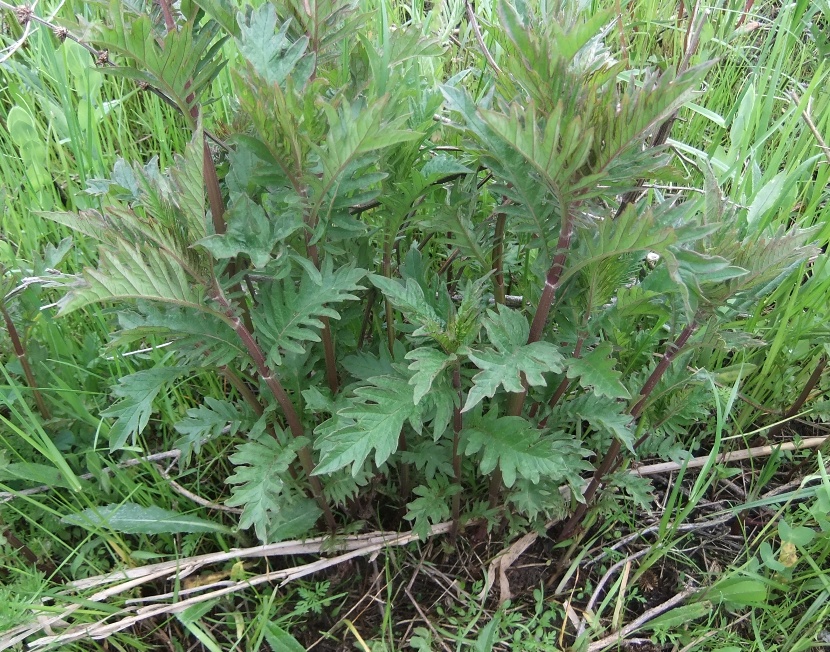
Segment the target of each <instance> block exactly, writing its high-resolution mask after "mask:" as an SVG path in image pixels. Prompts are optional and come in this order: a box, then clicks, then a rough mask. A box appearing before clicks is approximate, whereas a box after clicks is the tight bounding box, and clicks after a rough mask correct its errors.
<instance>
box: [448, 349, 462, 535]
mask: <svg viewBox="0 0 830 652" xmlns="http://www.w3.org/2000/svg"><path fill="white" fill-rule="evenodd" d="M452 386H453V389H454V390H455V391H456V392H457V393H458V404H457V405H456V406H455V407H454V408H453V411H452V430H453V436H452V470H453V475H454V476H455V484H457V485H458V486H459V487H461V455H460V454H459V452H458V447H459V443H460V440H461V430H462V429H463V428H464V419H463V417H462V415H461V363H460V362H456V363H455V368H454V369H453V371H452ZM460 521H461V491H458V492H457V493H456V494H454V495H453V497H452V530H451V533H450V537H451V539H452V541H455V537H456V535H457V534H458V528H459V524H460Z"/></svg>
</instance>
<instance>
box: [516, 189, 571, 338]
mask: <svg viewBox="0 0 830 652" xmlns="http://www.w3.org/2000/svg"><path fill="white" fill-rule="evenodd" d="M572 236H573V216H572V215H571V209H570V205H569V204H565V205H564V206H563V207H562V228H561V230H560V232H559V242H557V244H556V254H555V255H554V257H553V263H552V264H551V266H550V269H548V274H547V276H546V277H545V289H544V290H542V296H541V297H540V299H539V306H538V307H537V308H536V314H535V315H533V322H532V323H531V324H530V334H529V335H528V336H527V343H528V344H532V343H533V342H538V341H539V340H540V339H542V333H543V332H544V330H545V324H546V323H547V321H548V316H549V315H550V309H551V307H552V306H553V300H554V298H555V297H556V291H557V290H558V289H559V283H560V282H561V280H562V272H563V271H564V270H565V261H566V260H567V258H568V250H569V249H570V247H571V237H572Z"/></svg>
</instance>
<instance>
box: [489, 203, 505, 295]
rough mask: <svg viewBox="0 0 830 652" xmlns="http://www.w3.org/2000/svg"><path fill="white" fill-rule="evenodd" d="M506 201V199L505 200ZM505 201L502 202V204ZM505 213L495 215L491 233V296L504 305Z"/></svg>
mask: <svg viewBox="0 0 830 652" xmlns="http://www.w3.org/2000/svg"><path fill="white" fill-rule="evenodd" d="M505 202H506V200H505ZM505 202H502V206H503V205H504V203H505ZM506 225H507V214H506V213H505V212H504V211H501V212H500V213H499V214H498V215H497V217H496V231H495V233H494V235H493V255H492V258H493V297H494V299H495V300H496V303H497V304H499V305H504V298H505V296H506V292H505V289H504V229H505V226H506Z"/></svg>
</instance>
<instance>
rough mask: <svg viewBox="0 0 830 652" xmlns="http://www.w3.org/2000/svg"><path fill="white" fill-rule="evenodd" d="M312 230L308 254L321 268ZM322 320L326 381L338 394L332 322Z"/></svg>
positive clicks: (321, 333)
mask: <svg viewBox="0 0 830 652" xmlns="http://www.w3.org/2000/svg"><path fill="white" fill-rule="evenodd" d="M310 238H311V232H307V233H306V249H307V250H308V255H309V256H310V257H311V262H313V263H314V266H315V267H316V268H317V269H320V255H319V253H318V252H317V245H316V244H310V243H309V239H310ZM320 321H321V322H322V323H323V329H322V331H321V332H320V338H321V339H322V340H323V357H324V358H325V361H326V382H327V383H328V386H329V389H330V390H331V393H332V394H337V392H338V391H339V390H340V379H339V378H338V376H337V358H336V357H335V355H334V338H333V337H332V334H331V324H330V323H329V318H328V317H321V318H320Z"/></svg>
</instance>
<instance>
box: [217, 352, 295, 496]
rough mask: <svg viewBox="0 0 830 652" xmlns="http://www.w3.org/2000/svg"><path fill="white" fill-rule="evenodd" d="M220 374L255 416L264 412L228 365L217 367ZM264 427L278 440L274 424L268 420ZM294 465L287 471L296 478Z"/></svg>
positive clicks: (246, 386) (243, 382) (248, 388)
mask: <svg viewBox="0 0 830 652" xmlns="http://www.w3.org/2000/svg"><path fill="white" fill-rule="evenodd" d="M219 371H220V372H221V374H222V375H223V376H224V377H225V378H226V379H227V381H228V382H229V383H230V384H231V385H233V387H234V389H236V391H237V392H239V395H240V396H241V397H242V400H243V401H245V402H246V403H247V404H248V405H249V406H250V408H251V409H252V410H253V411H254V414H256V415H257V417H261V416H262V415H263V414H265V408H264V407H262V403H260V402H259V399H258V398H257V397H256V395H255V394H254V393H253V392H252V391H251V388H250V387H248V385H247V383H245V381H244V380H242V378H241V377H240V376H239V375H238V374H237V373H236V372H235V371H233V370H232V369H231V368H230V367H228V366H224V367H221V368H220V369H219ZM265 429H266V430H267V431H268V434H269V435H271V436H272V437H273V438H274V439H277V440H279V437H278V436H277V431H276V429H275V428H274V424H273V423H271V422H270V421H269V422H268V423H267V424H266V426H265ZM294 467H295V465H294V464H293V463H292V464H289V465H288V472H289V473H290V474H291V477H292V478H293V479H294V480H296V479H297V478H298V473H297V470H296V468H294Z"/></svg>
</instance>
